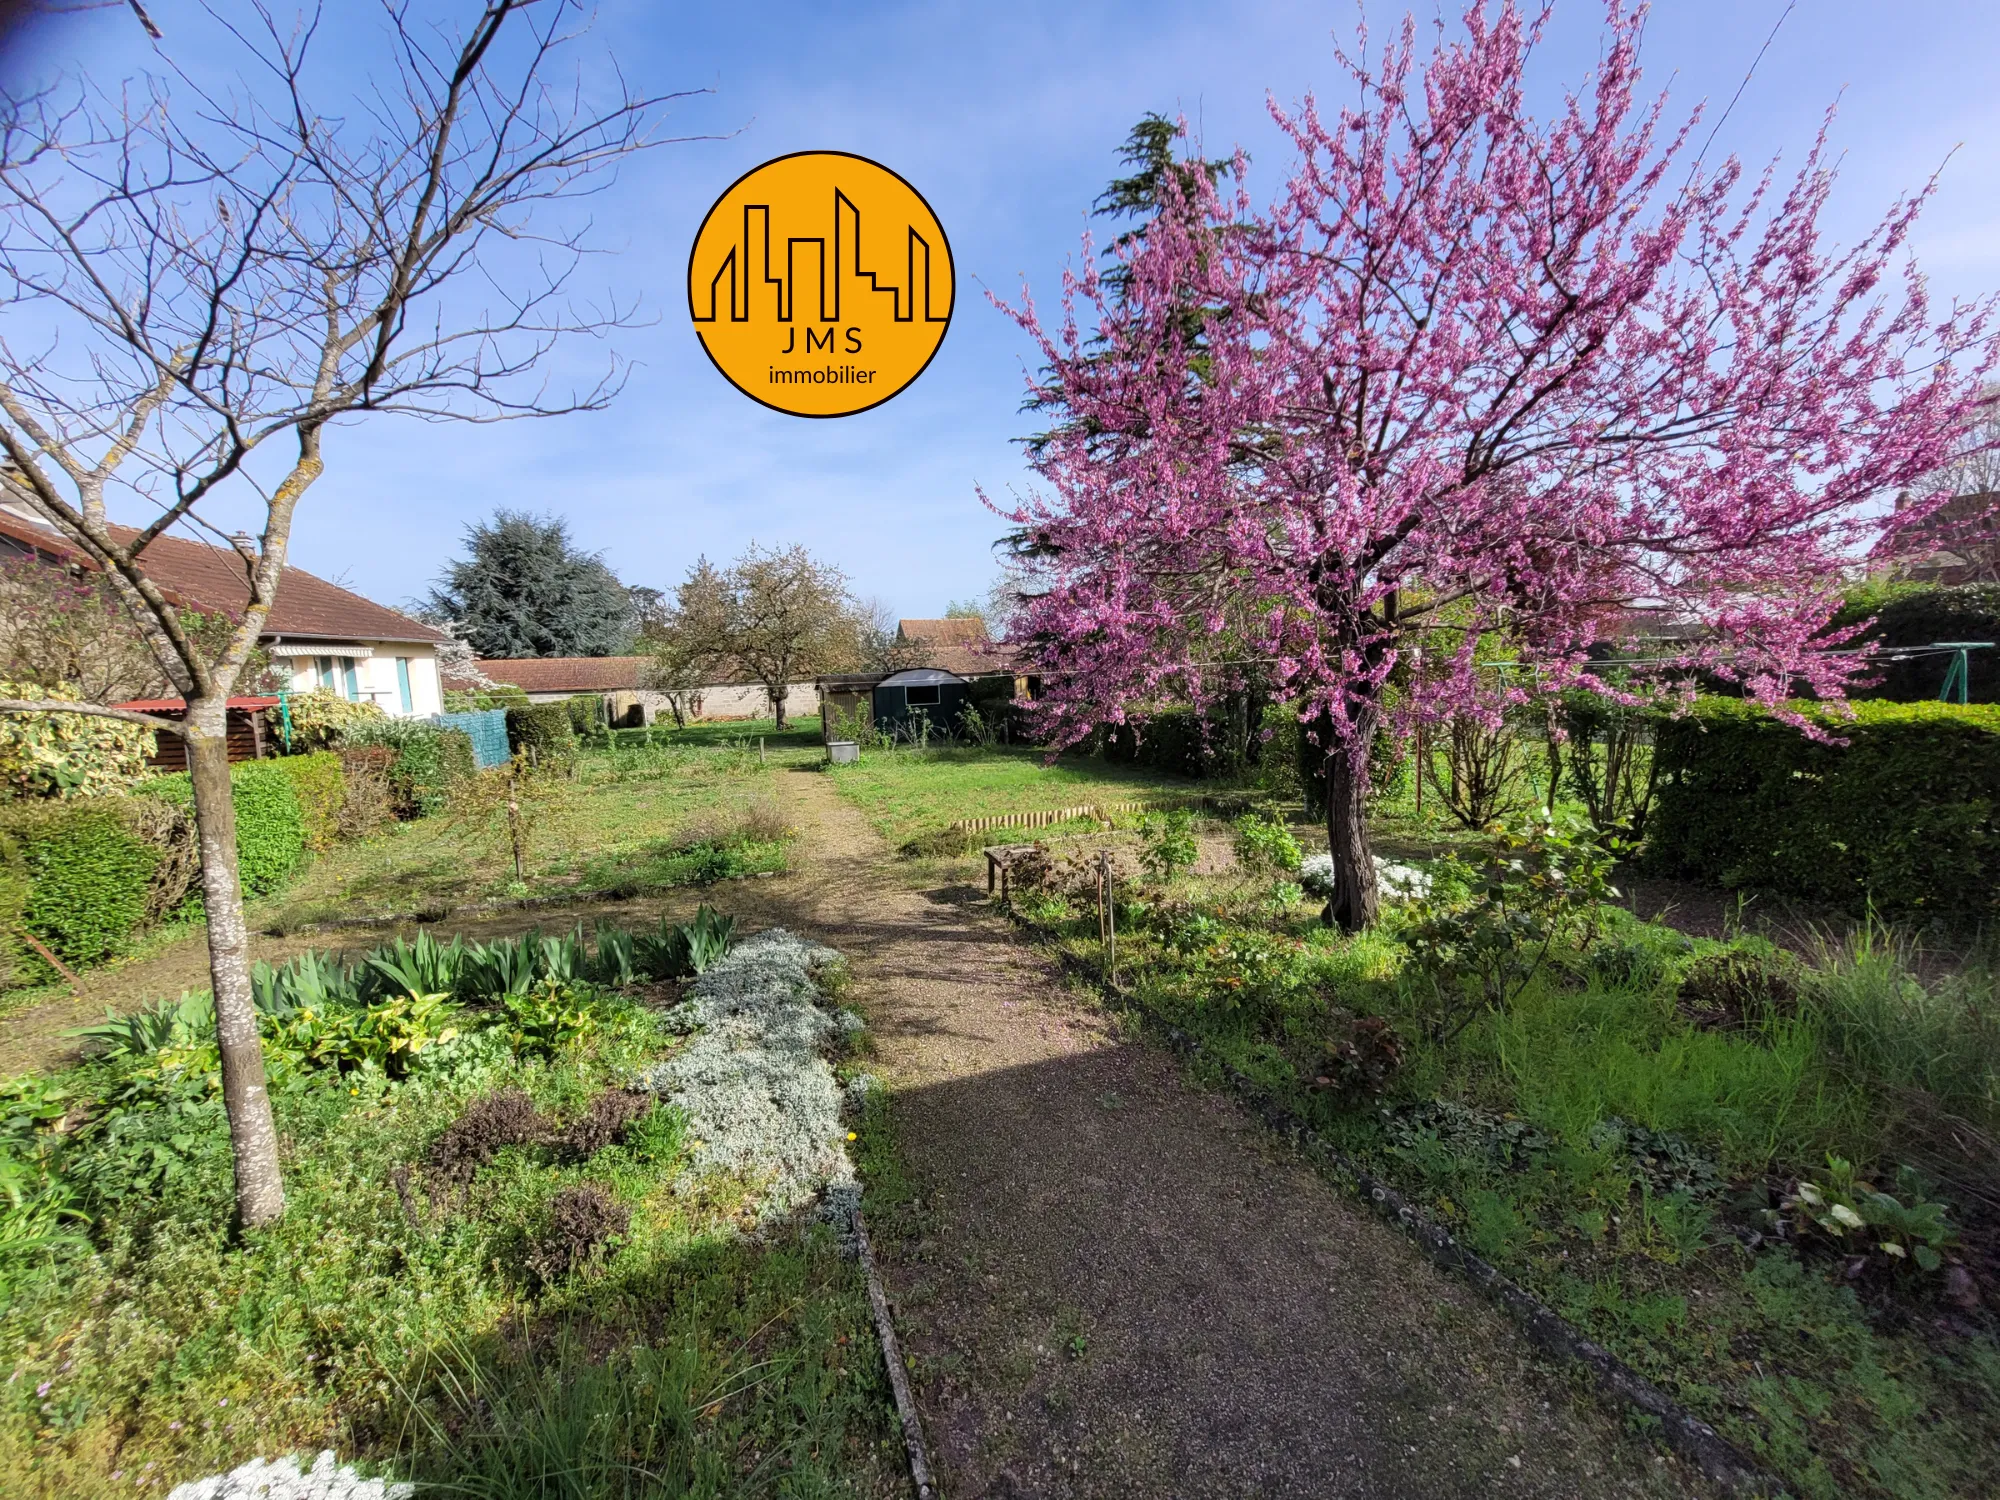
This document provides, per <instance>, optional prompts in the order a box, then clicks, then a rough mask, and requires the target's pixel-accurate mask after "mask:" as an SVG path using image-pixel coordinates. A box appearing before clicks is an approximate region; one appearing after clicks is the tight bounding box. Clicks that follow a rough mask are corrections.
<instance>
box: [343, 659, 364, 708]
mask: <svg viewBox="0 0 2000 1500" xmlns="http://www.w3.org/2000/svg"><path fill="white" fill-rule="evenodd" d="M340 675H341V679H342V681H343V682H344V683H345V684H346V687H347V701H348V702H349V703H358V702H360V701H361V683H360V680H359V679H358V678H357V677H356V676H355V672H354V658H353V657H351V656H343V657H341V659H340Z"/></svg>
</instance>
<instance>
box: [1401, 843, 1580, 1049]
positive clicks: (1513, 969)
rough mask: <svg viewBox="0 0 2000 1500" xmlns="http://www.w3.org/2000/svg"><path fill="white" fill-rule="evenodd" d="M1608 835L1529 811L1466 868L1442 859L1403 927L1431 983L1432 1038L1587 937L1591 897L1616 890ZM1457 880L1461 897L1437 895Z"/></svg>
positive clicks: (1454, 858) (1458, 1027) (1455, 1029)
mask: <svg viewBox="0 0 2000 1500" xmlns="http://www.w3.org/2000/svg"><path fill="white" fill-rule="evenodd" d="M1608 843H1609V847H1608V848H1607V847H1605V845H1604V843H1601V842H1600V839H1599V836H1598V833H1597V830H1596V829H1594V828H1592V827H1591V826H1590V825H1589V824H1588V823H1585V822H1583V821H1581V820H1580V819H1575V818H1559V817H1553V816H1551V815H1549V814H1547V813H1535V814H1530V815H1528V816H1526V817H1524V818H1519V819H1516V820H1514V821H1512V822H1509V823H1507V824H1503V825H1502V826H1500V827H1499V828H1498V829H1496V830H1495V831H1494V834H1493V837H1492V839H1491V841H1490V842H1489V843H1488V844H1487V846H1486V848H1485V849H1484V850H1483V851H1482V853H1481V855H1480V858H1479V861H1478V863H1477V864H1475V865H1473V866H1472V867H1471V868H1470V869H1469V870H1467V869H1464V861H1462V860H1460V858H1459V856H1458V855H1456V854H1452V855H1450V856H1448V857H1447V859H1446V860H1445V861H1443V862H1442V863H1443V869H1444V871H1445V872H1447V873H1448V874H1449V876H1450V878H1441V879H1440V880H1439V882H1438V883H1437V887H1436V889H1434V891H1433V893H1432V894H1431V895H1428V896H1426V897H1424V898H1422V899H1421V900H1420V901H1419V902H1418V903H1417V904H1416V907H1415V912H1414V917H1415V920H1414V921H1413V922H1412V924H1411V925H1410V927H1409V928H1408V929H1407V930H1406V931H1405V933H1404V941H1405V942H1407V943H1408V944H1409V948H1410V956H1411V960H1412V962H1413V964H1414V965H1415V967H1416V969H1417V971H1418V972H1419V973H1422V974H1425V975H1427V976H1429V978H1430V980H1431V982H1432V988H1433V991H1434V994H1435V998H1436V1000H1437V1009H1436V1012H1435V1014H1434V1016H1433V1017H1432V1020H1431V1023H1430V1030H1431V1033H1432V1035H1433V1036H1434V1037H1435V1038H1437V1039H1438V1040H1443V1041H1448V1040H1450V1039H1451V1038H1452V1037H1455V1036H1457V1035H1458V1034H1459V1032H1461V1031H1463V1030H1464V1029H1465V1028H1466V1027H1467V1026H1468V1025H1470V1024H1471V1023H1472V1021H1473V1020H1475V1019H1476V1018H1477V1017H1478V1016H1479V1015H1480V1014H1481V1012H1482V1011H1483V1010H1486V1009H1491V1010H1493V1011H1497V1012H1504V1011H1505V1010H1506V1009H1507V1007H1508V1006H1509V1005H1510V1004H1511V1003H1512V1002H1513V1000H1514V998H1515V997H1516V996H1517V995H1519V994H1520V993H1521V991H1522V990H1524V989H1525V988H1527V986H1528V983H1529V981H1530V980H1532V979H1533V978H1534V977H1535V975H1536V974H1537V973H1538V972H1539V971H1540V969H1541V967H1542V965H1543V963H1545V962H1546V961H1547V959H1548V957H1549V953H1550V951H1551V950H1552V949H1553V948H1555V947H1556V946H1557V945H1559V944H1566V943H1570V942H1573V941H1576V940H1578V939H1579V938H1581V939H1583V940H1585V941H1586V942H1587V941H1588V940H1589V939H1590V937H1591V936H1592V935H1593V929H1592V926H1591V924H1592V923H1594V922H1595V920H1596V915H1597V908H1598V906H1599V904H1600V903H1602V902H1603V901H1604V900H1605V899H1606V898H1607V897H1609V896H1615V895H1616V894H1617V892H1616V891H1615V890H1614V889H1613V888H1612V886H1611V884H1610V881H1609V876H1610V872H1611V865H1612V861H1613V857H1614V852H1615V850H1616V848H1617V841H1616V840H1610V841H1608ZM1461 871H1463V873H1462V874H1461V873H1460V872H1461ZM1461 888H1462V889H1465V890H1467V891H1469V892H1470V898H1469V899H1466V900H1460V899H1459V898H1458V897H1457V896H1455V895H1446V894H1444V892H1445V890H1447V889H1450V890H1454V891H1455V890H1457V889H1461ZM1466 980H1470V981H1472V989H1473V997H1472V999H1471V1001H1470V1003H1468V1001H1467V996H1466V993H1465V984H1464V981H1466Z"/></svg>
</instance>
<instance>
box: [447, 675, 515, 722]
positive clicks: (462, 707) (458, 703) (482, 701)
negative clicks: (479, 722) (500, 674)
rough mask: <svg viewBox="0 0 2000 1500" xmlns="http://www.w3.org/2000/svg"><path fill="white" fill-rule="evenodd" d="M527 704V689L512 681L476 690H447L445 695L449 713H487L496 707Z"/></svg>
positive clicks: (512, 706)
mask: <svg viewBox="0 0 2000 1500" xmlns="http://www.w3.org/2000/svg"><path fill="white" fill-rule="evenodd" d="M527 706H528V693H527V690H526V689H525V688H520V687H516V686H515V685H514V684H513V683H511V682H496V683H494V684H493V686H491V687H486V688H479V689H478V690H476V691H474V692H461V691H458V690H455V689H454V690H447V691H446V693H445V695H444V711H445V712H446V713H448V714H473V713H485V712H487V711H488V710H490V709H495V708H503V709H505V708H526V707H527Z"/></svg>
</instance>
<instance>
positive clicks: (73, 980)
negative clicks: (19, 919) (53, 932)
mask: <svg viewBox="0 0 2000 1500" xmlns="http://www.w3.org/2000/svg"><path fill="white" fill-rule="evenodd" d="M18 931H19V932H20V934H21V936H22V937H24V938H26V939H27V940H28V946H29V947H30V948H33V949H34V950H35V951H36V952H37V953H39V954H41V955H42V957H43V958H44V959H46V960H47V961H48V964H49V966H50V967H51V968H53V969H54V970H55V971H56V972H57V973H58V974H60V975H62V977H63V978H65V979H67V980H68V981H69V987H70V988H71V989H73V990H75V991H76V992H77V993H78V994H79V995H81V994H82V993H83V981H82V980H81V979H78V978H77V977H76V975H75V973H73V972H72V971H71V969H70V966H69V965H68V964H66V963H64V962H63V961H62V960H61V959H59V958H57V957H56V956H55V954H53V953H51V952H50V951H49V950H48V949H47V948H45V947H43V946H42V941H41V939H40V938H38V937H36V936H35V935H34V934H33V933H32V932H30V931H28V929H27V928H25V927H22V928H20V929H18Z"/></svg>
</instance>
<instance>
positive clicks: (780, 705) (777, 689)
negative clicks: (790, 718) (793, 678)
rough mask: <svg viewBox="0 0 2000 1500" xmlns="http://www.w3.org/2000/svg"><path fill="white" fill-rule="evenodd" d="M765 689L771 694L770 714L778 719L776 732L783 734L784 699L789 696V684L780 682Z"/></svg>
mask: <svg viewBox="0 0 2000 1500" xmlns="http://www.w3.org/2000/svg"><path fill="white" fill-rule="evenodd" d="M765 691H767V692H768V693H770V695H771V716H772V717H773V718H775V719H776V720H777V721H778V723H777V729H778V733H780V734H783V733H784V732H785V699H787V698H788V697H790V696H791V684H790V683H786V682H780V683H778V684H776V685H775V686H773V687H770V688H767V689H766V690H765Z"/></svg>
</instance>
